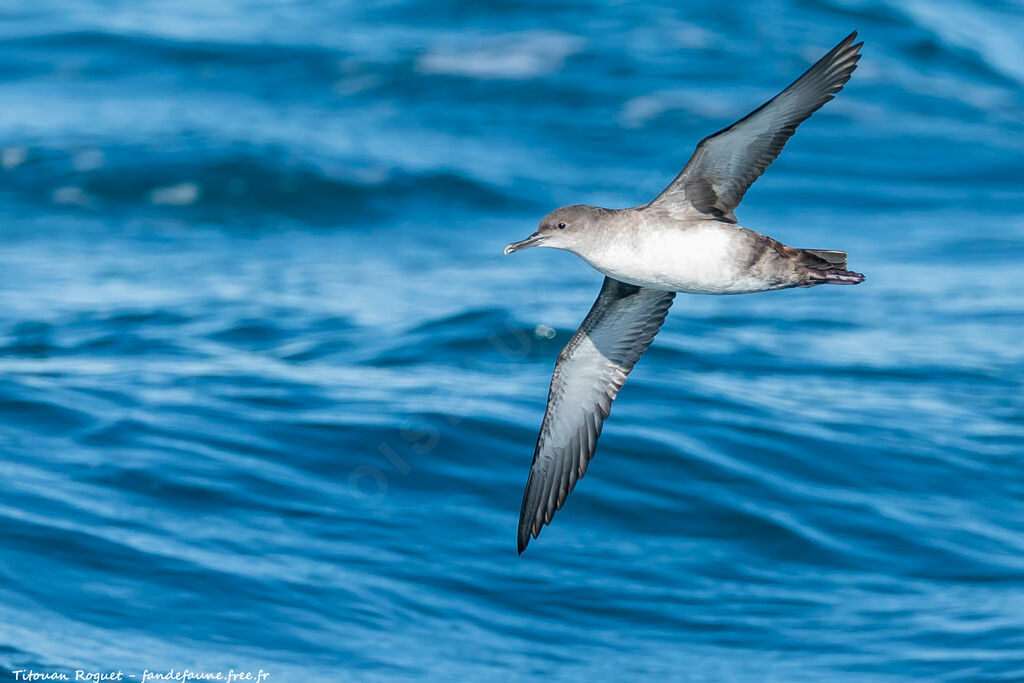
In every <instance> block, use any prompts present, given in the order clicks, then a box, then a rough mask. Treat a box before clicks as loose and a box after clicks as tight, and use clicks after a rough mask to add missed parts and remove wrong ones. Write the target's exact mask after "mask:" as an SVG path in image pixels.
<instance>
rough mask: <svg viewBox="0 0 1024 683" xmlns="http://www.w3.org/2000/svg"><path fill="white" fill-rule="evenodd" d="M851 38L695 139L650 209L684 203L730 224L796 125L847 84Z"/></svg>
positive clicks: (854, 49)
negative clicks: (691, 150) (734, 117)
mask: <svg viewBox="0 0 1024 683" xmlns="http://www.w3.org/2000/svg"><path fill="white" fill-rule="evenodd" d="M856 38H857V32H856V31H854V32H853V33H851V34H850V35H848V36H847V37H846V38H845V39H844V40H843V41H842V42H841V43H839V44H838V45H836V46H835V47H834V48H832V50H831V51H830V52H829V53H828V54H827V55H825V56H824V57H822V58H821V59H820V60H819V61H818V63H817V64H815V65H814V66H812V67H811V68H810V69H808V70H807V72H806V73H804V75H803V76H801V77H800V78H798V79H796V80H795V81H793V84H792V85H790V86H789V87H788V88H786V89H785V90H783V91H782V92H781V93H779V94H778V95H776V96H775V97H773V98H772V99H770V100H768V101H767V102H765V103H764V104H762V105H761V106H760V107H758V108H757V109H755V110H754V111H752V112H751V113H749V114H747V115H746V116H745V117H743V118H742V119H740V120H739V121H737V122H736V123H734V124H732V125H731V126H729V127H728V128H725V129H724V130H720V131H718V132H717V133H714V134H713V135H709V136H708V137H706V138H704V139H703V140H701V141H700V143H699V144H698V145H697V149H696V151H694V153H693V156H692V157H690V160H689V161H688V162H687V163H686V166H685V167H684V168H683V170H682V172H681V173H680V174H679V175H678V176H677V177H676V179H675V180H673V181H672V184H671V185H669V186H668V187H667V188H665V191H664V192H662V193H661V194H660V195H658V197H657V199H655V200H654V201H653V202H651V206H661V207H664V208H666V209H668V210H673V209H677V208H681V209H683V210H685V209H686V208H688V207H687V206H686V205H689V206H692V207H693V208H694V209H696V210H697V211H699V212H700V213H704V214H709V215H712V216H716V217H718V218H723V219H725V220H730V221H733V222H735V220H736V218H735V216H734V215H733V211H735V210H736V207H737V206H738V205H739V203H740V201H741V200H742V199H743V195H744V194H746V192H747V190H748V189H749V188H750V186H751V185H753V183H754V181H755V180H757V179H758V178H759V177H761V174H762V173H764V170H765V169H766V168H768V165H769V164H771V163H772V162H773V161H775V158H776V157H778V156H779V153H780V152H781V151H782V148H783V147H784V146H785V145H786V141H787V140H789V138H790V137H792V135H793V133H795V132H796V128H797V126H799V125H800V124H801V123H803V122H804V121H805V120H807V118H808V117H809V116H810V115H811V114H813V113H814V112H816V111H817V110H818V109H820V108H821V107H822V105H824V104H825V103H826V102H828V101H829V100H831V99H832V98H833V97H835V94H836V93H837V92H839V91H840V90H842V89H843V85H845V84H846V82H847V81H848V80H850V74H852V73H853V70H854V69H855V68H856V67H857V60H859V59H860V55H859V54H858V52H859V50H860V48H861V46H862V45H864V43H862V42H861V43H856V44H855V43H854V42H853V41H854V40H856ZM680 205H682V206H680Z"/></svg>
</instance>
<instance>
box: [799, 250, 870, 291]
mask: <svg viewBox="0 0 1024 683" xmlns="http://www.w3.org/2000/svg"><path fill="white" fill-rule="evenodd" d="M800 251H801V252H802V253H801V256H802V258H801V259H800V265H802V266H804V267H806V268H807V272H808V278H807V282H806V284H804V287H813V286H815V285H859V284H860V283H861V282H864V276H863V275H862V274H861V273H854V272H853V271H850V270H847V269H846V252H845V251H835V250H832V249H801V250H800Z"/></svg>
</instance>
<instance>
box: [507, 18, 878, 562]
mask: <svg viewBox="0 0 1024 683" xmlns="http://www.w3.org/2000/svg"><path fill="white" fill-rule="evenodd" d="M856 38H857V32H856V31H854V32H853V33H851V34H850V35H849V36H847V37H846V38H845V39H844V40H843V41H842V42H840V43H839V44H838V45H836V46H835V47H834V48H832V50H831V51H829V53H828V54H826V55H825V56H824V57H822V58H821V59H820V60H819V61H818V62H817V63H816V64H814V66H812V67H811V68H810V69H808V70H807V72H806V73H804V75H802V76H801V77H800V78H798V79H797V80H796V81H794V82H793V84H792V85H790V86H789V87H788V88H786V89H785V90H783V91H782V92H781V93H779V94H778V95H776V96H775V97H774V98H772V99H771V100H769V101H768V102H766V103H764V104H763V105H761V106H760V107H758V108H757V109H755V110H754V111H753V112H751V113H750V114H748V115H747V116H745V117H743V118H742V119H740V120H739V121H737V122H736V123H734V124H732V125H731V126H729V127H728V128H725V129H723V130H720V131H719V132H717V133H714V134H713V135H710V136H708V137H706V138H704V139H703V140H701V142H700V143H699V144H698V145H697V149H696V150H695V151H694V153H693V156H692V157H690V160H689V161H688V162H687V163H686V166H685V167H684V168H683V170H682V171H681V172H680V173H679V175H678V176H677V177H676V179H675V180H673V181H672V183H671V184H670V185H669V186H668V187H667V188H665V190H664V191H663V192H662V193H661V194H660V195H658V196H657V197H656V198H655V199H654V201H652V202H651V203H650V204H646V205H644V206H638V207H634V208H631V209H602V208H599V207H596V206H583V205H575V206H566V207H563V208H560V209H556V210H555V211H552V212H551V213H549V214H548V215H547V216H545V217H544V218H543V220H541V222H540V226H539V227H538V229H537V231H536V232H535V233H533V234H532V235H530V236H529V237H527V238H526V239H524V240H522V241H521V242H515V243H513V244H510V245H508V246H507V247H505V254H506V255H508V254H511V253H513V252H515V251H519V250H521V249H526V248H527V247H551V248H554V249H564V250H566V251H570V252H572V253H574V254H576V255H577V256H579V257H580V258H582V259H583V260H584V261H586V262H587V263H589V264H590V265H591V266H593V267H594V268H596V269H597V270H599V271H600V272H602V273H603V274H604V275H605V280H604V285H603V286H602V287H601V292H600V293H599V294H598V296H597V301H595V302H594V305H593V307H592V308H591V309H590V312H589V313H588V314H587V317H586V318H584V320H583V323H582V324H581V325H580V327H579V329H578V330H577V331H576V334H575V335H573V337H572V339H570V340H569V343H568V344H567V345H566V346H565V348H564V349H562V352H561V353H560V354H558V361H557V363H556V364H555V371H554V374H553V375H552V377H551V389H550V391H549V393H548V404H547V410H546V411H545V413H544V420H543V422H542V423H541V428H540V435H539V436H538V437H537V448H536V450H535V451H534V455H533V466H532V467H531V469H530V478H529V480H528V481H527V482H526V492H525V493H524V494H523V506H522V509H521V510H520V513H519V533H518V547H519V552H520V553H522V552H523V550H525V549H526V545H527V543H529V542H530V536H531V535H532V536H533V537H534V538H536V537H537V535H538V534H540V530H541V528H542V527H543V526H544V525H545V524H550V523H551V518H552V516H553V515H554V514H555V511H556V510H559V509H561V507H562V504H563V503H564V502H565V499H566V497H568V495H569V492H570V491H572V490H573V487H574V486H575V485H576V481H577V480H578V479H579V478H580V477H582V476H583V475H584V474H585V473H586V471H587V465H589V464H590V460H591V459H592V458H593V457H594V449H595V448H596V446H597V439H598V436H600V434H601V427H602V425H603V423H604V420H605V418H607V417H608V413H609V411H610V410H611V406H612V401H614V400H615V396H616V395H617V394H618V392H619V389H621V388H622V385H623V383H624V382H625V381H626V377H627V376H628V375H629V372H630V370H632V369H633V365H635V364H636V361H637V359H638V358H640V356H641V355H642V354H643V352H644V351H646V350H647V347H648V346H650V344H651V341H652V340H653V339H654V335H656V334H657V333H658V330H659V329H660V328H661V324H662V323H663V322H664V321H665V316H666V315H667V314H668V309H669V306H671V305H672V299H673V298H674V297H675V295H676V292H685V293H688V294H747V293H750V292H764V291H768V290H772V289H786V288H789V287H813V286H815V285H823V284H833V285H855V284H857V283H859V282H862V281H863V280H864V276H863V275H861V274H860V273H854V272H851V271H849V270H847V269H846V254H845V253H844V252H842V251H835V250H825V249H798V248H796V247H790V246H787V245H785V244H782V243H781V242H779V241H778V240H774V239H772V238H771V237H768V236H766V235H762V234H760V233H757V232H754V231H753V230H749V229H747V228H744V227H742V226H740V225H738V224H737V221H736V216H735V215H734V211H735V210H736V207H737V206H738V205H739V203H740V201H741V200H742V199H743V195H744V194H745V193H746V191H747V189H748V188H749V187H750V186H751V185H752V184H753V183H754V181H755V180H757V179H758V177H760V175H761V174H762V173H764V170H765V169H766V168H767V167H768V165H769V164H771V163H772V161H774V160H775V158H776V157H778V155H779V153H780V152H781V151H782V148H783V146H785V144H786V141H787V140H789V138H790V137H791V136H792V135H793V133H794V132H796V128H797V126H799V125H800V124H801V123H802V122H803V121H804V120H806V119H807V118H808V117H809V116H810V115H811V114H813V113H814V112H815V111H817V110H818V109H819V108H821V106H822V105H824V104H825V103H826V102H828V101H829V100H831V99H832V98H833V97H834V96H835V94H836V93H837V92H839V91H840V90H842V88H843V85H845V84H846V82H847V81H848V80H849V79H850V74H852V73H853V70H854V69H855V68H856V67H857V60H859V59H860V54H859V51H860V48H861V46H862V45H863V43H854V40H856Z"/></svg>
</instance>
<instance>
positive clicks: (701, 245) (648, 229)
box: [577, 222, 770, 294]
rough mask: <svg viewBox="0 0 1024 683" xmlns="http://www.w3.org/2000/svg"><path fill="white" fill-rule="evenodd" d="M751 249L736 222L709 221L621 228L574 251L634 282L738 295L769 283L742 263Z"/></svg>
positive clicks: (618, 277) (691, 291) (605, 270)
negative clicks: (682, 225) (689, 224)
mask: <svg viewBox="0 0 1024 683" xmlns="http://www.w3.org/2000/svg"><path fill="white" fill-rule="evenodd" d="M752 248H754V245H753V243H752V242H751V241H750V240H749V239H747V238H746V236H745V235H744V232H743V230H742V229H741V228H739V227H738V226H731V225H723V224H722V223H716V222H708V223H704V224H697V225H691V226H688V227H686V228H681V227H679V226H675V225H673V226H664V227H657V226H650V225H648V226H643V228H642V229H640V230H636V231H633V230H625V231H621V232H619V233H618V234H617V235H616V236H615V238H614V239H612V240H610V241H605V240H602V242H601V244H600V245H594V246H593V247H590V246H588V247H587V248H585V249H581V250H580V251H579V252H577V253H579V256H580V257H581V258H583V260H585V261H586V262H587V263H589V264H590V265H592V266H593V267H594V268H596V269H597V270H599V271H601V272H602V273H604V274H605V275H607V276H609V277H613V278H615V279H616V280H621V281H622V282H628V283H630V284H633V285H640V286H641V287H650V288H652V289H661V290H666V291H672V292H686V293H689V294H741V293H746V292H758V291H762V290H764V289H768V288H769V287H770V284H769V283H767V282H764V281H763V280H762V279H760V278H758V277H755V276H754V275H752V274H751V273H749V272H748V271H747V269H746V267H745V266H746V264H747V263H749V256H750V250H751V249H752Z"/></svg>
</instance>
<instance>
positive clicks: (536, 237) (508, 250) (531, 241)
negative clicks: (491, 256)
mask: <svg viewBox="0 0 1024 683" xmlns="http://www.w3.org/2000/svg"><path fill="white" fill-rule="evenodd" d="M547 238H548V236H547V235H542V234H540V233H539V232H535V233H533V234H532V235H530V236H529V237H527V238H526V239H525V240H523V241H522V242H513V243H512V244H510V245H508V246H507V247H505V256H508V255H509V254H512V253H515V252H517V251H519V250H521V249H526V248H527V247H535V246H537V245H538V244H540V243H541V242H543V241H544V240H546V239H547Z"/></svg>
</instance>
